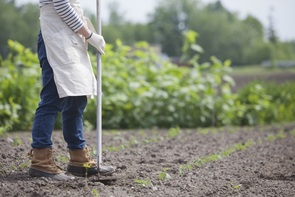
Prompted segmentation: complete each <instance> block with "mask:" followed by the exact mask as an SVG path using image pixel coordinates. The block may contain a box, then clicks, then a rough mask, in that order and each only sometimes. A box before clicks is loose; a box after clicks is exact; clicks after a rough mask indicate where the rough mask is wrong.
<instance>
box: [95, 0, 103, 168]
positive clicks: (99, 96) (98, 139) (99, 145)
mask: <svg viewBox="0 0 295 197" xmlns="http://www.w3.org/2000/svg"><path fill="white" fill-rule="evenodd" d="M96 8H97V9H96V15H97V19H96V22H97V33H98V34H99V35H101V5H100V0H97V1H96ZM101 71H102V69H101V54H100V53H99V52H97V110H96V113H97V115H96V124H97V126H96V130H97V133H96V146H97V147H96V156H97V167H98V169H99V166H100V164H101V163H102V159H101V157H102V114H101V110H102V102H101V100H102V85H101V81H102V80H101Z"/></svg>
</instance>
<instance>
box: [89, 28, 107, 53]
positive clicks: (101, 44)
mask: <svg viewBox="0 0 295 197" xmlns="http://www.w3.org/2000/svg"><path fill="white" fill-rule="evenodd" d="M87 42H88V43H89V44H91V45H92V46H94V47H95V48H96V49H97V50H98V52H99V53H100V54H104V48H105V46H106V43H105V41H104V38H103V37H102V36H101V35H98V34H97V33H94V32H92V35H91V36H90V38H88V39H87Z"/></svg>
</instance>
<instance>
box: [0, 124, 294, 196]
mask: <svg viewBox="0 0 295 197" xmlns="http://www.w3.org/2000/svg"><path fill="white" fill-rule="evenodd" d="M85 136H86V139H87V142H88V145H89V146H90V148H91V147H95V138H96V137H95V132H94V131H93V132H86V133H85ZM0 142H1V143H0V150H1V153H0V154H1V155H0V174H1V175H0V188H1V190H0V196H42V197H43V196H55V197H61V196H107V197H111V196H114V197H119V196H124V197H125V196H130V197H132V196H134V197H135V196H138V197H143V196H155V197H156V196H157V197H158V196H167V197H168V196H169V197H170V196H295V123H289V124H284V125H274V126H260V127H223V128H207V129H181V130H180V129H174V130H173V129H172V130H158V129H151V130H134V131H103V148H104V151H103V153H104V154H103V164H111V165H114V166H117V167H118V170H117V172H116V174H115V175H114V176H116V177H119V179H118V180H117V181H113V182H106V183H101V182H97V181H96V180H97V179H96V177H89V178H87V179H86V178H76V179H75V180H74V181H68V182H59V181H53V180H50V179H46V178H32V177H30V176H29V175H28V173H27V172H28V168H29V163H30V161H29V159H28V157H27V153H28V152H29V150H30V143H31V134H30V132H14V133H10V134H9V135H6V136H2V137H1V138H0ZM53 142H54V148H55V150H56V154H55V155H56V158H57V163H58V165H59V166H61V167H62V168H63V169H66V165H67V162H68V153H67V150H66V144H65V142H64V141H63V138H62V133H61V132H59V131H55V132H54V134H53Z"/></svg>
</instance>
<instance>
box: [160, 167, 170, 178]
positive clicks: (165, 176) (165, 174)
mask: <svg viewBox="0 0 295 197" xmlns="http://www.w3.org/2000/svg"><path fill="white" fill-rule="evenodd" d="M168 170H169V168H164V169H163V171H162V172H160V173H159V175H158V179H159V180H160V181H164V180H167V179H171V178H172V177H171V176H170V175H169V174H168V172H167V171H168Z"/></svg>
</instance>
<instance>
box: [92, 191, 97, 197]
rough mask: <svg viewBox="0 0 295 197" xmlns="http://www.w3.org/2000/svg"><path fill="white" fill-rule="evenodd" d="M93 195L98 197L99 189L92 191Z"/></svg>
mask: <svg viewBox="0 0 295 197" xmlns="http://www.w3.org/2000/svg"><path fill="white" fill-rule="evenodd" d="M92 194H93V196H94V197H98V191H97V189H92Z"/></svg>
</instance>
